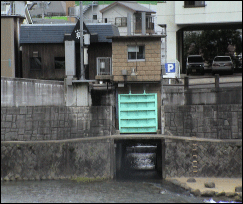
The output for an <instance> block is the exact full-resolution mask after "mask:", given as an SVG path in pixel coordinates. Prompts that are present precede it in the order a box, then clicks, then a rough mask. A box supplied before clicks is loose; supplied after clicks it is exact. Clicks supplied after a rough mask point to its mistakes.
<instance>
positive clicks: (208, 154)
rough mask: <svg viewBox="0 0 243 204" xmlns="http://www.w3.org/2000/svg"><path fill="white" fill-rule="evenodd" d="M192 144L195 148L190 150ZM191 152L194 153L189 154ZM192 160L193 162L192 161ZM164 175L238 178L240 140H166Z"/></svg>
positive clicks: (239, 173) (239, 172)
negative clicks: (194, 171)
mask: <svg viewBox="0 0 243 204" xmlns="http://www.w3.org/2000/svg"><path fill="white" fill-rule="evenodd" d="M195 144H196V145H195ZM193 148H196V149H197V151H196V152H194V151H193V150H192V149H193ZM193 154H195V155H197V157H193ZM195 160H196V161H197V162H196V163H193V161H195ZM193 166H196V168H195V167H193ZM193 170H197V173H193ZM165 175H166V177H229V178H240V177H242V140H240V141H234V140H231V141H221V142H220V141H217V142H211V141H185V140H180V141H179V140H177V141H176V140H173V141H167V142H166V148H165Z"/></svg>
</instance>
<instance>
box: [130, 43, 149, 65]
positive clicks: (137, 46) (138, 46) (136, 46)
mask: <svg viewBox="0 0 243 204" xmlns="http://www.w3.org/2000/svg"><path fill="white" fill-rule="evenodd" d="M129 47H133V48H134V47H135V50H138V52H129ZM140 47H143V53H142V55H143V58H141V59H138V53H139V48H140ZM129 53H136V58H135V59H129ZM127 61H129V62H131V61H145V45H128V46H127Z"/></svg>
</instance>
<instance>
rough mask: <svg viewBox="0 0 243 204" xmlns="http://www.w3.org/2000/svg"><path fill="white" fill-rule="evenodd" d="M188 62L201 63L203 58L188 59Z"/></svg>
mask: <svg viewBox="0 0 243 204" xmlns="http://www.w3.org/2000/svg"><path fill="white" fill-rule="evenodd" d="M188 62H189V63H192V62H203V58H202V57H188Z"/></svg>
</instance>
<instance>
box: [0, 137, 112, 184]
mask: <svg viewBox="0 0 243 204" xmlns="http://www.w3.org/2000/svg"><path fill="white" fill-rule="evenodd" d="M112 145H113V143H112V142H110V141H109V140H104V139H103V140H94V141H89V140H86V141H84V140H82V139H80V140H75V141H71V140H69V141H59V142H57V141H55V142H54V141H42V142H39V141H38V142H2V143H1V180H7V181H8V180H40V179H61V178H76V177H89V178H96V177H100V178H112V177H113V173H112V171H113V170H112V169H113V168H112V166H111V164H112V162H111V160H112V158H113V155H114V153H112V150H113V149H114V147H113V146H112Z"/></svg>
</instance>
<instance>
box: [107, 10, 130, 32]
mask: <svg viewBox="0 0 243 204" xmlns="http://www.w3.org/2000/svg"><path fill="white" fill-rule="evenodd" d="M127 13H130V14H131V19H132V23H131V32H132V33H133V32H134V28H133V27H134V26H133V22H134V16H133V12H132V11H131V10H129V9H126V8H124V7H122V6H119V5H117V6H114V7H113V8H112V9H109V10H107V11H106V12H104V13H103V19H105V18H107V19H108V23H113V24H115V18H116V17H127ZM118 29H119V32H120V35H127V27H118Z"/></svg>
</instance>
